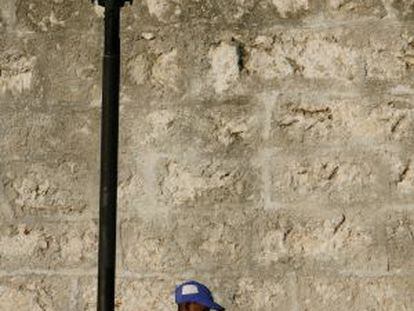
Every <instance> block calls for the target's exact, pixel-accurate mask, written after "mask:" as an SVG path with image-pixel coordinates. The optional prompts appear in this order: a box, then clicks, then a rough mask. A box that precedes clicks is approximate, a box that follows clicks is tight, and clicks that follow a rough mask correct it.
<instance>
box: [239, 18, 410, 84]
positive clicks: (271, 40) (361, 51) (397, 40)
mask: <svg viewBox="0 0 414 311" xmlns="http://www.w3.org/2000/svg"><path fill="white" fill-rule="evenodd" d="M366 31H370V33H371V36H370V39H369V40H366V36H365V35H364V32H361V31H359V28H358V27H356V29H344V28H339V27H338V28H337V27H334V28H332V29H329V30H318V31H314V30H312V31H309V30H303V29H296V30H284V31H279V30H275V31H265V32H263V33H262V34H260V35H259V36H257V37H256V38H255V39H253V40H251V41H250V42H249V43H248V44H246V46H245V51H246V54H247V57H246V64H245V66H246V69H247V70H248V71H249V72H251V73H252V74H254V76H255V77H258V78H260V79H261V80H262V81H266V80H285V79H287V78H293V77H303V78H305V79H318V80H329V79H335V80H336V81H337V83H348V84H349V83H350V84H359V83H361V82H362V81H387V80H391V81H393V82H394V83H395V82H398V83H401V81H404V80H407V81H411V77H410V73H411V71H412V66H411V65H412V64H411V63H412V56H411V55H412V54H413V53H412V46H411V45H412V44H411V41H412V33H413V29H411V27H398V26H392V25H390V26H387V25H381V26H378V25H377V26H376V27H375V28H374V26H367V29H366ZM395 33H398V34H399V35H398V36H396V35H394V34H395Z"/></svg>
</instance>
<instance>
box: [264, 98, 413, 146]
mask: <svg viewBox="0 0 414 311" xmlns="http://www.w3.org/2000/svg"><path fill="white" fill-rule="evenodd" d="M261 101H262V102H263V104H264V105H266V106H269V107H272V108H271V109H272V121H271V125H270V133H269V139H270V141H271V142H272V143H274V144H275V145H276V146H278V147H279V146H283V147H285V146H286V147H288V146H291V145H295V146H300V145H303V146H315V147H316V146H319V147H322V146H329V147H333V146H340V145H343V144H351V145H365V146H378V145H381V144H388V143H396V142H400V141H401V142H407V143H409V141H410V139H411V138H410V137H411V136H412V133H413V132H414V127H413V122H412V121H413V120H414V113H413V109H412V105H411V103H410V101H409V100H408V99H404V98H398V97H391V96H378V97H373V98H369V97H367V98H363V99H358V100H357V99H347V98H338V97H336V96H327V97H323V96H322V97H321V96H319V95H315V96H314V95H312V94H310V95H308V94H306V95H305V94H303V95H302V94H298V95H293V94H292V95H284V94H281V95H279V96H277V97H274V98H271V97H269V96H262V99H261Z"/></svg>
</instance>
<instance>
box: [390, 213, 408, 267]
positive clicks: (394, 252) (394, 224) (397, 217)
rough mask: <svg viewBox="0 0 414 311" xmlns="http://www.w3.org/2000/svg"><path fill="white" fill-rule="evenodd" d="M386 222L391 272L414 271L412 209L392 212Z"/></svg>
mask: <svg viewBox="0 0 414 311" xmlns="http://www.w3.org/2000/svg"><path fill="white" fill-rule="evenodd" d="M388 217H389V219H387V222H386V233H387V244H386V246H387V252H388V256H389V270H391V271H393V272H398V273H405V272H406V273H412V272H413V271H414V262H413V256H414V214H413V211H412V208H411V209H406V210H398V211H393V212H390V213H389V215H388Z"/></svg>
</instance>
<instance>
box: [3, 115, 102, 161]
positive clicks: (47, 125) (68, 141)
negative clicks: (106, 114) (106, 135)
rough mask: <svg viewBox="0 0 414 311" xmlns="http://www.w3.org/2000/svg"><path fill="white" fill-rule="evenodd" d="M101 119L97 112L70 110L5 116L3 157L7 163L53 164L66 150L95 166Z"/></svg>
mask: <svg viewBox="0 0 414 311" xmlns="http://www.w3.org/2000/svg"><path fill="white" fill-rule="evenodd" d="M99 117H100V116H99V113H97V112H94V111H86V112H85V111H81V112H77V111H73V110H70V109H57V110H56V111H48V112H45V111H28V110H26V111H25V110H23V111H19V110H15V111H13V112H9V113H4V114H1V116H0V120H1V121H0V132H1V133H2V140H1V141H0V156H1V158H2V160H3V161H4V160H17V161H24V160H26V159H33V160H43V159H48V160H49V161H51V160H52V159H56V158H59V157H61V155H62V150H65V153H66V154H67V155H69V154H72V156H76V157H77V158H81V159H83V160H84V161H86V162H89V163H93V162H95V161H96V160H97V157H98V155H99V134H100V132H99V130H100V127H99V121H100V120H99ZM80 151H81V152H80Z"/></svg>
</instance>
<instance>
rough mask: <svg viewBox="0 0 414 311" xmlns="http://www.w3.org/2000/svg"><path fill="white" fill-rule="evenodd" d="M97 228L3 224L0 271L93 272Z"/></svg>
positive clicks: (82, 224) (90, 224)
mask: <svg viewBox="0 0 414 311" xmlns="http://www.w3.org/2000/svg"><path fill="white" fill-rule="evenodd" d="M97 244H98V243H97V225H96V223H95V222H92V221H84V222H77V223H72V222H71V223H67V222H64V223H60V222H54V223H53V222H48V223H40V222H39V223H28V222H26V223H25V222H22V223H19V224H11V223H3V224H2V225H1V229H0V258H1V261H0V268H1V269H3V270H6V271H9V272H11V271H13V270H21V269H22V270H30V269H40V270H41V269H58V268H76V269H81V268H82V269H87V268H93V267H94V266H96V264H97V249H98V245H97Z"/></svg>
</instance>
